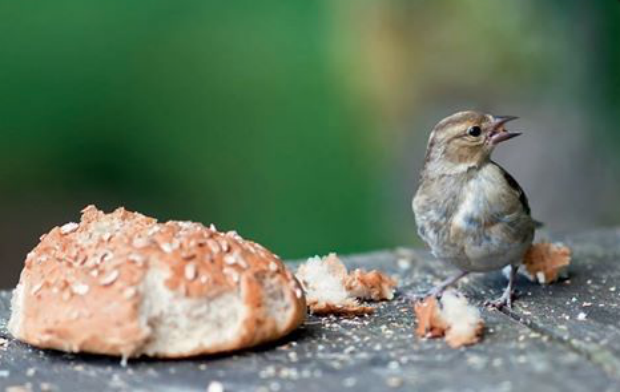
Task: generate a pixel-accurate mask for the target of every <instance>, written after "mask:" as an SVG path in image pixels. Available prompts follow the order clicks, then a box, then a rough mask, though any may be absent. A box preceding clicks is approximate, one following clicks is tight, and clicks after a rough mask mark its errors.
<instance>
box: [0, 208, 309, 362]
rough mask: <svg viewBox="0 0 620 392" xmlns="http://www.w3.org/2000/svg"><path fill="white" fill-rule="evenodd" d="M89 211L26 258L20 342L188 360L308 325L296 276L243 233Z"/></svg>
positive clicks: (17, 300)
mask: <svg viewBox="0 0 620 392" xmlns="http://www.w3.org/2000/svg"><path fill="white" fill-rule="evenodd" d="M82 212H83V214H82V219H81V222H80V223H67V224H65V225H63V226H61V227H56V228H54V229H52V230H51V231H50V232H49V233H48V234H45V235H44V236H42V237H41V242H40V243H39V244H38V245H37V246H36V248H35V249H34V250H33V251H32V252H30V253H29V254H28V256H27V258H26V262H25V266H24V269H23V271H22V274H21V278H20V282H19V284H18V286H17V288H16V289H15V291H14V295H13V300H12V313H11V318H10V321H9V325H8V328H9V331H10V332H11V334H12V335H13V336H14V337H16V338H17V339H19V340H21V341H23V342H26V343H29V344H31V345H33V346H37V347H41V348H52V349H57V350H62V351H69V352H88V353H97V354H108V355H115V356H123V357H125V358H128V357H136V356H140V355H147V356H154V357H171V358H181V357H188V356H194V355H203V354H212V353H221V352H228V351H233V350H239V349H243V348H247V347H252V346H255V345H258V344H261V343H265V342H268V341H273V340H275V339H278V338H281V337H282V336H284V335H286V334H288V333H289V332H291V331H292V330H294V329H295V328H297V327H298V326H299V325H300V324H301V323H302V322H303V320H304V317H305V313H306V304H305V298H304V295H303V292H302V289H301V286H300V285H299V283H298V282H297V280H296V279H295V277H294V276H293V274H292V273H290V272H289V271H288V269H287V268H286V266H285V265H284V264H283V263H282V262H281V261H280V260H279V259H278V257H277V256H275V255H274V254H272V253H271V252H269V251H268V250H266V249H265V248H263V247H262V246H260V245H258V244H256V243H254V242H251V241H247V240H244V239H243V238H241V237H240V236H239V235H238V234H237V233H235V232H228V233H221V232H218V231H217V230H216V229H215V228H214V227H213V226H212V227H209V228H207V227H205V226H203V225H201V224H199V223H193V222H177V221H170V222H166V223H158V222H157V221H156V220H155V219H153V218H149V217H147V216H144V215H142V214H139V213H135V212H129V211H127V210H125V209H123V208H119V209H117V210H116V211H114V212H113V213H110V214H105V213H104V212H102V211H99V210H98V209H97V208H95V207H94V206H89V207H87V208H85V209H84V210H83V211H82Z"/></svg>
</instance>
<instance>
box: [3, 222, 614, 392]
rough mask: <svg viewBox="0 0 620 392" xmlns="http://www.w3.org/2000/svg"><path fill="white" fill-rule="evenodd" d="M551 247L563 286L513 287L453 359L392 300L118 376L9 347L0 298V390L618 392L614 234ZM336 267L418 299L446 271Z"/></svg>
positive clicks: (102, 363)
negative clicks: (563, 269)
mask: <svg viewBox="0 0 620 392" xmlns="http://www.w3.org/2000/svg"><path fill="white" fill-rule="evenodd" d="M560 239H561V240H563V241H564V242H565V243H566V244H568V245H569V246H570V247H571V248H572V249H573V252H574V257H573V263H572V265H571V267H570V279H569V280H567V281H564V282H560V283H558V284H555V285H552V286H548V287H543V286H539V285H537V284H533V283H529V282H526V281H525V280H523V279H522V278H520V279H519V281H518V288H519V289H520V291H521V293H522V294H521V296H520V298H519V299H518V300H517V302H516V303H515V307H514V309H513V310H512V311H510V312H505V313H503V312H498V311H492V310H483V317H484V319H485V322H486V326H487V328H486V333H485V336H484V339H483V340H482V342H481V343H480V344H478V345H475V346H472V347H469V348H464V349H458V350H453V349H450V348H449V347H448V346H447V345H446V344H445V343H444V342H443V341H442V340H430V341H429V340H420V339H418V338H416V337H415V336H414V335H413V320H412V308H411V304H410V303H409V301H408V300H406V299H405V297H404V296H403V295H399V296H398V297H397V298H396V299H395V300H394V301H391V302H386V303H382V304H381V305H379V306H378V309H377V312H376V314H375V315H372V316H370V317H364V318H356V319H342V318H316V317H309V319H308V321H307V322H306V324H305V325H304V326H303V327H302V328H300V329H299V330H298V331H296V332H295V333H294V334H293V335H291V336H290V337H288V338H287V339H285V340H283V341H280V342H278V343H276V344H273V345H271V346H268V347H262V348H260V349H256V350H252V351H247V352H242V353H238V354H236V355H232V356H221V357H202V358H197V359H193V360H182V361H157V360H146V359H145V360H132V361H129V364H128V365H127V366H126V367H123V366H122V365H121V363H120V361H119V360H118V359H115V358H107V357H100V356H88V355H72V354H64V353H59V352H53V351H43V350H38V349H35V348H31V347H29V346H27V345H25V344H22V343H19V342H16V341H14V340H12V339H10V337H9V336H8V334H7V331H6V327H5V324H6V321H7V318H8V316H9V298H10V295H9V293H6V292H5V293H2V294H1V295H0V336H1V337H3V338H6V339H9V341H8V344H7V346H6V347H4V348H3V347H2V345H1V344H0V386H1V387H2V388H0V391H2V390H4V389H6V388H8V387H11V386H21V387H24V388H30V389H32V390H35V391H39V390H52V391H91V390H92V391H95V390H97V391H99V390H112V391H114V390H132V391H159V390H161V391H205V390H207V388H208V386H209V385H210V384H211V383H212V382H219V383H221V384H222V385H223V387H224V390H225V391H276V392H277V391H321V392H325V391H341V390H347V389H352V390H353V389H358V390H363V391H375V390H395V391H396V390H415V391H463V390H472V391H511V390H513V391H516V390H531V391H582V390H594V391H618V390H620V312H619V310H620V309H618V308H619V306H620V230H601V231H596V232H589V233H585V234H579V235H568V236H564V237H561V238H560ZM344 260H345V263H346V264H347V265H348V266H350V267H357V266H361V267H364V268H379V269H382V270H385V271H387V272H389V273H391V274H394V275H396V276H398V278H399V280H400V290H401V292H404V291H407V290H411V291H416V292H423V291H425V290H427V289H428V288H430V287H431V286H432V285H433V284H434V283H436V282H438V281H439V280H440V279H442V278H444V277H446V276H448V275H450V274H452V273H454V272H455V271H454V270H453V269H452V268H450V267H447V266H445V265H444V264H442V263H440V262H437V261H435V260H433V259H432V257H430V256H429V255H428V254H427V253H426V252H422V251H414V250H408V249H398V250H393V251H385V252H377V253H372V254H366V255H361V256H354V257H348V258H344ZM504 284H505V280H504V278H503V277H502V276H501V274H500V273H499V272H498V273H492V274H487V275H484V276H482V275H481V276H473V277H470V278H468V279H467V280H466V281H464V282H463V283H461V285H460V286H459V289H460V290H461V291H462V292H464V293H465V294H466V295H467V296H468V297H469V298H470V299H471V300H472V301H473V303H475V304H477V305H481V303H482V302H483V301H484V300H485V299H488V298H493V297H495V296H498V295H499V294H500V293H501V290H502V288H503V286H504ZM213 389H215V388H213ZM25 390H28V389H25Z"/></svg>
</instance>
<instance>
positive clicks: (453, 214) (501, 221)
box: [412, 110, 537, 309]
mask: <svg viewBox="0 0 620 392" xmlns="http://www.w3.org/2000/svg"><path fill="white" fill-rule="evenodd" d="M515 119H517V117H514V116H494V115H490V114H485V113H482V112H479V111H474V110H468V111H462V112H458V113H455V114H453V115H451V116H449V117H446V118H445V119H443V120H441V121H440V122H439V123H438V124H437V125H436V126H435V127H434V128H433V130H432V132H431V133H430V136H429V139H428V145H427V148H426V156H425V160H424V167H423V168H422V171H421V173H420V180H419V185H418V189H417V191H416V193H415V196H414V197H413V202H412V207H413V212H414V215H415V222H416V225H417V228H418V235H419V236H420V237H421V238H422V239H423V240H424V242H426V244H427V245H428V246H429V247H430V249H431V253H432V254H433V255H434V256H435V257H436V258H437V259H440V260H443V261H445V262H448V263H450V264H452V265H453V266H455V267H456V268H457V269H458V270H459V273H458V274H457V275H455V276H452V277H450V278H448V279H447V280H445V281H443V282H442V283H440V284H439V285H438V286H436V287H434V288H433V289H432V290H431V291H430V292H429V293H428V295H433V296H436V297H440V296H441V294H442V293H443V292H444V291H445V290H446V289H447V288H448V287H450V286H453V285H454V284H455V283H456V282H458V281H459V280H460V279H461V278H463V277H465V276H466V275H468V274H469V273H472V272H478V273H485V272H491V271H495V270H500V269H503V268H504V267H506V266H508V265H509V266H510V273H509V278H508V284H507V286H506V289H505V290H504V292H503V294H502V295H501V297H499V298H498V299H496V300H493V301H486V302H485V304H486V305H487V306H490V307H494V308H497V309H501V308H503V307H507V308H512V302H513V296H514V281H515V276H516V273H517V269H518V267H519V264H520V263H521V262H522V260H523V257H524V255H525V253H526V251H527V249H528V248H529V247H530V246H531V244H532V240H533V238H534V232H535V229H536V227H537V221H535V220H534V219H533V218H532V216H531V210H530V206H529V202H528V199H527V196H526V195H525V192H524V191H523V189H522V188H521V186H519V183H518V182H517V181H516V180H515V179H514V177H513V176H511V175H510V173H508V172H507V171H506V170H505V169H504V168H502V167H501V166H500V165H498V164H497V163H496V162H494V161H493V160H492V159H491V154H492V153H493V150H494V149H495V147H496V146H498V145H499V144H501V143H504V142H505V141H507V140H510V139H513V138H515V137H517V136H519V135H521V133H519V132H511V131H508V130H506V127H505V126H506V123H508V122H509V121H513V120H515Z"/></svg>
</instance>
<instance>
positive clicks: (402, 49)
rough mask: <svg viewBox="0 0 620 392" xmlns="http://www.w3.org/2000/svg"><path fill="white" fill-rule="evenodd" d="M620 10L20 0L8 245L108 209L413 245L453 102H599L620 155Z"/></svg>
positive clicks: (297, 242)
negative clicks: (426, 168) (426, 164)
mask: <svg viewBox="0 0 620 392" xmlns="http://www.w3.org/2000/svg"><path fill="white" fill-rule="evenodd" d="M619 9H620V5H619V4H618V2H615V1H602V2H587V3H586V2H578V1H559V0H555V1H549V2H537V1H534V0H530V1H507V2H497V1H492V0H484V1H473V0H467V1H460V0H459V1H457V0H445V1H404V0H400V1H398V0H394V1H391V0H381V1H376V0H375V1H368V0H360V1H356V2H332V1H293V2H275V1H262V2H249V1H237V2H220V1H197V0H189V1H185V2H171V1H163V0H152V1H133V2H126V1H119V0H110V1H100V2H91V1H77V0H60V1H56V2H50V3H36V2H32V3H28V2H15V1H0V48H1V53H0V133H1V134H2V136H3V138H2V142H1V143H0V201H1V203H0V204H1V206H0V213H2V214H3V216H4V223H3V225H4V227H0V231H1V233H0V234H3V233H4V234H6V233H9V237H4V238H9V239H8V240H7V241H6V244H4V245H3V248H4V249H7V248H11V246H12V245H11V244H9V242H14V241H17V242H16V243H17V244H19V245H14V246H13V247H12V248H11V249H12V250H11V252H4V253H2V252H3V251H2V249H0V256H3V257H11V258H15V257H17V254H23V253H25V252H26V251H27V248H28V247H29V246H32V244H34V243H35V242H36V238H38V235H39V234H40V233H41V232H44V231H46V230H47V229H48V228H49V226H52V225H54V224H58V223H61V222H62V221H63V220H68V219H76V215H77V211H78V210H79V208H81V207H83V206H84V205H85V204H89V203H96V204H98V205H99V206H101V207H103V208H106V209H111V208H114V207H116V206H119V205H125V206H127V207H128V208H130V209H135V210H138V211H141V212H143V213H146V214H149V215H153V216H156V217H158V218H160V219H162V220H165V219H191V220H196V221H202V222H205V223H211V222H214V223H215V224H216V225H218V227H222V228H224V229H232V228H235V229H237V230H238V231H239V232H240V233H241V234H242V235H244V236H246V237H249V238H252V239H255V240H257V241H260V242H262V243H264V244H265V245H266V246H268V247H270V248H272V249H273V250H274V251H275V252H277V253H281V254H282V255H283V256H286V257H301V256H308V255H311V254H315V253H325V252H328V251H331V250H336V251H339V252H354V251H363V250H368V249H373V248H377V247H383V246H392V245H396V244H402V243H405V244H411V243H413V242H414V241H416V240H415V235H414V233H415V228H414V225H413V217H412V215H411V213H410V209H409V199H410V197H411V195H412V193H413V191H414V190H415V178H416V174H415V172H416V171H417V169H418V168H419V164H420V162H419V161H420V157H421V156H422V155H421V154H422V153H423V149H424V145H425V139H426V137H427V133H428V130H429V129H430V127H431V126H432V125H433V123H434V122H436V121H437V120H438V119H439V118H441V117H443V116H445V115H446V114H448V113H450V112H452V111H455V110H457V109H462V108H464V107H479V108H494V107H496V106H497V102H500V101H503V102H507V103H508V104H514V105H515V106H518V105H522V104H526V103H528V102H536V104H534V105H538V104H542V103H544V102H546V103H547V104H549V105H550V107H551V109H549V110H550V112H551V113H553V111H552V110H553V107H561V106H565V107H566V108H568V109H566V111H567V112H571V111H572V112H574V110H573V109H574V108H575V107H579V108H583V119H584V121H585V122H586V123H587V122H588V121H591V120H592V119H593V118H597V119H598V120H597V124H598V125H597V126H596V127H594V129H593V131H592V132H596V133H597V135H598V137H597V138H596V139H595V140H592V141H589V143H591V144H592V146H593V147H592V148H594V149H595V150H596V151H598V149H599V148H600V149H608V154H609V155H613V154H614V152H617V151H618V145H620V138H619V136H618V133H617V132H615V131H614V130H613V128H615V123H614V121H615V118H617V115H618V114H620V113H619V112H620V76H619V74H618V72H617V70H618V69H620V68H619V66H620V46H619V45H618V44H617V43H618V39H620V19H619V18H620V16H619ZM553 105H555V106H553ZM551 117H553V115H551ZM414 129H415V130H416V131H415V132H413V130H414ZM599 139H600V140H604V142H601V145H600V146H599V145H597V143H599V142H597V140H599ZM610 162H614V164H619V162H620V160H619V159H615V160H613V159H612V160H611V161H610ZM416 165H418V166H416ZM584 176H586V177H587V176H588V175H587V174H586V175H584ZM614 214H615V215H614ZM619 215H620V212H619V210H618V209H617V208H615V209H613V211H611V212H610V214H609V216H614V217H616V218H617V220H620V216H619ZM616 218H613V219H616ZM613 219H612V221H613ZM16 222H18V226H19V228H15V226H16ZM13 233H15V234H13ZM18 237H19V238H18ZM24 238H27V240H25V239H24ZM0 248H2V247H0Z"/></svg>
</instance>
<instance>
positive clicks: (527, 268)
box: [520, 242, 571, 284]
mask: <svg viewBox="0 0 620 392" xmlns="http://www.w3.org/2000/svg"><path fill="white" fill-rule="evenodd" d="M570 260H571V250H570V248H569V247H567V246H565V245H564V244H562V243H559V242H557V243H553V244H552V243H540V244H534V245H532V246H531V247H530V249H528V251H527V253H526V254H525V257H524V259H523V267H522V268H520V272H521V273H522V274H523V275H525V276H526V277H527V278H528V279H529V280H531V281H532V282H538V283H540V284H551V283H554V282H556V281H557V280H558V279H560V278H563V277H567V268H568V265H569V264H570Z"/></svg>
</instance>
